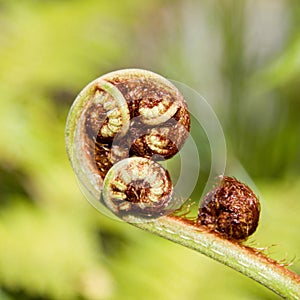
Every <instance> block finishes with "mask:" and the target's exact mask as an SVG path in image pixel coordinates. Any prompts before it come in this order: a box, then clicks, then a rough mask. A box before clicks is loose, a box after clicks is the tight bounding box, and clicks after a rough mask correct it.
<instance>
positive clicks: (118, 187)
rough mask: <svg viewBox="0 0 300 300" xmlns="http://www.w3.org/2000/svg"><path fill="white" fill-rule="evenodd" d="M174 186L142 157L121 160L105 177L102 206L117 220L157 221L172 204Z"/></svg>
mask: <svg viewBox="0 0 300 300" xmlns="http://www.w3.org/2000/svg"><path fill="white" fill-rule="evenodd" d="M172 193H173V186H172V182H171V180H170V176H169V173H168V171H166V170H165V169H164V168H163V167H162V166H161V165H160V164H158V163H156V162H154V161H152V160H149V159H147V158H143V157H130V158H126V159H123V160H121V161H119V162H118V163H116V164H115V165H113V166H112V168H111V169H110V170H109V171H108V173H107V175H106V176H105V180H104V186H103V191H102V196H103V197H102V198H103V199H102V200H103V202H104V204H105V205H106V206H107V207H108V208H109V209H110V210H111V211H112V212H113V213H114V214H115V215H117V216H119V217H121V218H123V219H125V220H126V219H128V216H130V215H135V216H141V217H143V218H156V217H159V216H162V215H164V214H165V213H166V212H167V211H168V210H169V209H170V204H171V200H172Z"/></svg>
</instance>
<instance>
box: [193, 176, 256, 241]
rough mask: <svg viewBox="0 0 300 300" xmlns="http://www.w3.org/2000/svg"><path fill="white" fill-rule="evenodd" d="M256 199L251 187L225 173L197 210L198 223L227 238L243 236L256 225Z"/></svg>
mask: <svg viewBox="0 0 300 300" xmlns="http://www.w3.org/2000/svg"><path fill="white" fill-rule="evenodd" d="M259 213H260V204H259V200H258V198H257V197H256V195H255V194H254V193H253V191H252V190H251V189H250V188H249V187H248V186H247V185H246V184H244V183H241V182H239V181H238V180H236V179H235V178H232V177H227V176H224V177H223V178H222V180H221V183H220V185H219V186H218V187H217V188H216V189H214V190H213V191H211V192H209V193H208V194H207V195H206V196H205V198H204V200H203V202H202V205H201V207H200V208H199V212H198V219H197V223H198V224H201V225H205V226H207V227H208V228H209V229H210V230H213V231H217V232H219V233H221V234H222V235H223V236H225V237H226V238H228V239H235V240H245V239H246V238H247V237H248V236H250V235H251V234H253V233H254V231H255V230H256V228H257V226H258V221H259Z"/></svg>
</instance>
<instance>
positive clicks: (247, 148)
mask: <svg viewBox="0 0 300 300" xmlns="http://www.w3.org/2000/svg"><path fill="white" fill-rule="evenodd" d="M299 28H300V6H299V1H298V0H295V1H284V0H273V1H267V0H262V1H233V0H222V1H208V0H207V1H193V0H185V1H184V0H176V1H166V0H165V1H164V0H151V1H138V0H120V1H118V0H115V1H104V0H101V1H96V0H87V1H79V0H78V1H76V0H73V1H72V0H69V1H67V0H64V1H50V0H49V1H46V0H44V1H38V0H28V1H25V0H24V1H8V0H2V1H1V0H0V128H1V130H0V299H1V300H2V299H3V300H11V299H66V300H68V299H87V300H98V299H100V300H101V299H108V300H110V299H122V300H123V299H128V300H129V299H146V300H147V299H164V300H165V299H166V300H168V299H172V300H176V299H231V300H232V299H233V300H234V299H247V300H248V299H249V300H250V299H278V298H279V297H277V296H276V295H274V294H273V293H271V292H270V291H268V290H267V289H265V288H264V287H261V286H259V285H258V284H257V283H255V282H254V281H252V280H250V279H248V278H246V277H244V276H243V275H241V274H238V273H236V272H235V271H233V270H230V269H229V268H227V267H224V266H222V265H220V264H218V263H216V262H214V261H212V260H210V259H208V258H206V257H204V256H202V255H200V254H198V253H195V252H193V251H191V250H188V249H185V248H183V247H181V246H179V245H175V244H173V243H171V242H169V241H166V240H163V239H161V238H159V237H156V236H153V235H151V234H149V233H146V232H142V231H141V230H138V229H136V228H134V227H132V226H130V225H128V224H125V223H122V222H118V221H115V220H111V219H109V218H108V217H106V216H104V215H102V214H100V213H99V212H98V211H96V210H95V209H94V208H93V207H92V206H91V205H90V204H89V203H88V201H86V200H85V198H84V196H83V195H82V194H81V192H80V190H79V188H78V184H77V182H76V178H75V175H74V174H73V171H72V169H71V167H70V164H69V162H68V160H67V155H66V152H65V145H64V127H65V121H66V117H67V113H68V110H69V108H70V105H71V103H72V101H73V100H74V98H75V97H76V95H77V94H78V93H79V91H80V90H81V89H82V88H83V87H84V86H85V85H86V84H87V83H88V82H90V81H92V80H93V79H95V78H97V77H99V76H100V75H102V74H104V73H107V72H109V71H113V70H117V69H122V68H132V67H138V68H145V69H149V70H152V71H154V72H157V73H159V74H161V75H163V76H165V77H167V78H171V79H174V80H177V81H181V82H184V83H186V84H188V85H189V86H191V87H193V88H194V89H196V90H197V91H199V93H200V94H202V95H203V96H204V97H205V98H206V99H207V100H208V101H209V103H210V104H211V105H212V106H213V108H214V110H215V111H216V113H217V115H218V117H219V119H220V121H221V123H222V127H223V129H224V132H225V135H226V140H227V143H228V152H229V154H230V155H231V156H236V157H237V158H238V159H239V160H240V161H241V163H242V165H243V166H244V167H245V169H246V170H247V172H248V173H249V174H250V177H251V178H252V179H253V181H254V182H255V184H256V186H257V187H258V189H259V191H260V193H261V194H262V195H263V198H262V199H261V202H262V215H261V222H260V226H259V229H258V231H257V233H255V234H254V236H253V237H251V238H250V239H249V240H248V242H247V244H249V245H251V246H254V247H266V250H265V252H266V253H268V254H270V255H271V257H273V258H276V259H279V260H282V262H283V263H289V262H291V261H294V263H293V265H292V266H291V267H290V268H291V269H292V270H294V271H295V272H298V273H300V263H299V248H300V234H299V226H300V218H299V213H300V197H299V194H300V122H299V119H300V118H299V116H300V99H299V95H300V84H299V83H300V80H299V78H300V76H299V75H300V33H299ZM193 200H198V199H197V198H196V199H193Z"/></svg>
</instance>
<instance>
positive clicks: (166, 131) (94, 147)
mask: <svg viewBox="0 0 300 300" xmlns="http://www.w3.org/2000/svg"><path fill="white" fill-rule="evenodd" d="M104 80H107V81H108V82H109V83H111V84H113V85H114V86H115V87H117V88H118V89H119V91H120V92H121V93H122V95H123V97H124V98H125V100H126V103H127V106H128V109H129V114H130V119H129V120H123V122H129V129H128V131H127V132H126V134H125V136H124V135H122V136H121V135H120V134H119V133H116V134H115V135H114V136H103V135H102V133H101V129H102V128H103V127H104V126H107V124H108V117H107V113H108V111H107V110H105V109H104V108H103V104H101V103H99V102H97V98H99V97H100V96H101V97H103V98H105V101H113V99H112V96H111V95H109V94H108V93H107V92H105V91H103V90H101V89H100V88H99V87H97V88H95V95H94V96H93V98H92V99H91V100H90V104H89V107H88V108H87V109H86V111H85V115H84V118H85V119H84V129H85V136H84V139H85V151H86V153H87V154H88V157H89V159H90V161H91V162H90V165H91V166H95V170H96V171H97V172H98V173H99V175H100V176H101V178H102V179H104V177H105V175H106V174H107V172H108V170H109V169H110V168H111V167H112V165H113V164H114V163H116V162H117V161H119V160H121V159H123V158H125V157H131V156H139V157H146V158H149V159H153V160H164V159H168V158H171V157H172V156H174V155H175V154H176V153H177V152H178V151H179V150H180V149H181V147H182V145H183V144H184V142H185V140H186V138H187V137H188V134H189V131H190V115H189V112H188V110H187V104H186V102H185V100H184V98H183V96H182V95H181V94H180V93H179V92H178V91H177V90H176V89H175V88H174V89H172V88H171V87H170V86H168V85H165V84H164V83H161V82H160V81H159V80H158V79H157V78H155V79H152V78H151V77H149V78H148V77H146V76H144V75H141V76H138V75H136V77H135V78H132V77H128V78H126V77H124V76H123V77H120V78H119V77H114V78H107V79H104ZM162 101H164V106H163V110H162V111H161V106H160V110H159V111H158V112H156V114H154V116H153V119H155V118H156V117H158V118H159V117H160V116H161V114H163V113H164V112H165V111H168V109H169V108H170V107H171V106H172V105H173V104H174V103H175V104H176V110H174V112H173V113H170V115H169V114H168V116H169V118H168V119H167V120H166V121H163V122H161V123H158V124H155V125H149V124H148V123H147V120H146V121H145V116H143V115H141V111H142V110H143V108H146V109H153V108H155V107H159V104H160V103H161V102H162ZM146 119H147V117H146ZM150 119H151V118H150ZM114 149H117V150H118V151H115V150H114ZM122 149H123V150H122ZM119 152H122V153H121V154H120V153H119ZM116 153H117V154H116Z"/></svg>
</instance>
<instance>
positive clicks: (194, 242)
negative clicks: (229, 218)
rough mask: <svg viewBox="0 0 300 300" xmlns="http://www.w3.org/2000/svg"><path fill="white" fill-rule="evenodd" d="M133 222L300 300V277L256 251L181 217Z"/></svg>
mask: <svg viewBox="0 0 300 300" xmlns="http://www.w3.org/2000/svg"><path fill="white" fill-rule="evenodd" d="M130 223H131V224H132V225H134V226H136V227H139V228H141V229H144V230H146V231H149V232H151V233H154V234H157V235H159V236H161V237H164V238H166V239H168V240H170V241H173V242H175V243H178V244H180V245H183V246H185V247H187V248H190V249H193V250H196V251H198V252H200V253H202V254H204V255H206V256H208V257H210V258H212V259H214V260H216V261H219V262H221V263H223V264H224V265H226V266H228V267H231V268H232V269H234V270H236V271H238V272H240V273H242V274H244V275H246V276H248V277H249V278H252V279H254V280H255V281H257V282H259V283H260V284H262V285H264V286H265V287H267V288H269V289H270V290H272V291H273V292H275V293H276V294H278V295H279V296H281V297H283V298H285V299H293V300H296V299H298V300H299V299H300V276H299V275H297V274H295V273H293V272H291V271H290V270H288V269H287V268H286V267H284V266H282V265H279V264H278V263H276V261H274V260H272V259H271V258H268V257H267V256H265V255H264V254H262V253H260V252H258V251H256V250H255V249H253V248H250V247H247V246H244V245H242V244H240V243H237V242H235V241H230V240H227V239H224V238H223V237H221V236H219V235H217V234H215V233H212V232H208V231H207V230H206V229H205V228H202V227H201V228H199V227H198V226H197V227H196V226H195V225H193V223H192V222H189V221H188V220H185V219H183V218H181V217H174V216H167V217H161V218H158V219H156V220H154V221H151V222H145V221H144V222H142V221H141V220H140V219H138V218H135V217H132V219H131V220H130Z"/></svg>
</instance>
